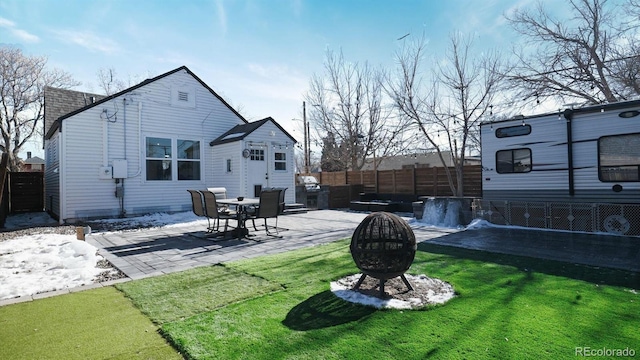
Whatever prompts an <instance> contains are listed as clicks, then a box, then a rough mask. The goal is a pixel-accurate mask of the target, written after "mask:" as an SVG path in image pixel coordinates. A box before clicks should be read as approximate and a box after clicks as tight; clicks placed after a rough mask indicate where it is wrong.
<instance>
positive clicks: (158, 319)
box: [0, 241, 640, 359]
mask: <svg viewBox="0 0 640 360" xmlns="http://www.w3.org/2000/svg"><path fill="white" fill-rule="evenodd" d="M355 272H357V269H356V268H355V265H354V264H353V260H352V259H351V256H350V255H349V250H348V242H346V241H339V242H335V243H331V244H327V245H322V246H317V247H312V248H306V249H302V250H297V251H292V252H287V253H283V254H278V255H270V256H263V257H259V258H254V259H250V260H244V261H239V262H232V263H228V264H226V265H224V266H222V265H219V266H211V267H203V268H196V269H192V270H189V271H184V272H180V273H175V274H170V275H165V276H160V277H155V278H148V279H143V280H137V281H131V282H127V283H122V284H119V285H117V287H118V289H120V290H121V291H122V292H120V291H118V290H116V289H115V288H114V287H107V288H100V289H96V290H88V291H83V292H80V293H73V294H68V295H61V296H57V297H52V298H47V299H42V300H37V301H33V302H27V303H19V304H14V305H9V306H4V307H0V339H1V340H0V344H1V345H2V346H0V358H1V359H74V358H75V359H105V358H109V359H136V358H139V359H178V358H181V355H180V353H182V354H184V356H185V357H187V358H191V359H247V358H250V359H345V358H348V359H369V358H379V359H424V358H437V359H465V358H466V359H530V358H541V359H559V358H569V357H575V354H576V348H577V347H590V348H592V349H601V348H607V349H625V348H630V349H633V350H635V352H636V354H637V353H638V352H640V333H639V332H638V331H637V324H638V323H640V295H638V293H637V291H636V290H638V289H640V274H637V273H629V272H624V271H617V270H607V269H597V268H592V267H587V266H577V265H571V264H566V263H560V262H554V261H545V260H540V259H532V258H527V257H518V256H510V255H500V254H491V253H485V252H479V251H473V250H464V249H457V248H451V247H445V246H438V245H432V244H428V243H423V244H420V245H419V251H418V253H417V254H416V258H415V260H414V263H413V265H412V268H411V269H410V270H409V272H410V273H413V274H422V273H424V274H427V275H429V276H431V277H437V278H440V279H443V280H445V281H448V282H450V283H451V284H452V285H453V286H454V288H455V289H456V291H457V297H456V298H454V299H452V300H451V301H449V302H448V303H446V304H444V305H441V306H434V307H429V308H426V309H423V310H416V311H397V310H376V309H373V308H370V307H365V306H361V305H356V304H351V303H348V302H345V301H343V300H340V299H338V298H336V297H335V296H334V295H333V294H332V293H331V292H330V291H329V282H330V281H331V280H335V279H338V278H341V277H343V276H346V275H349V274H352V273H355ZM633 289H636V290H633ZM125 295H126V297H125ZM127 297H128V298H129V299H127ZM134 304H135V305H134ZM136 306H137V307H138V308H139V309H136ZM143 314H144V315H147V316H148V317H147V316H144V315H143ZM154 322H155V324H154ZM158 330H159V332H160V334H159V332H158ZM161 335H162V336H164V337H165V338H166V339H168V340H169V343H171V344H172V345H173V346H174V348H175V349H176V350H174V349H173V348H172V347H171V346H170V345H168V344H167V342H166V341H165V340H164V339H163V338H162V336H161ZM178 351H179V352H180V353H178Z"/></svg>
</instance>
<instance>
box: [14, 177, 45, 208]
mask: <svg viewBox="0 0 640 360" xmlns="http://www.w3.org/2000/svg"><path fill="white" fill-rule="evenodd" d="M9 196H10V198H11V212H12V213H16V212H35V211H42V210H43V209H44V173H42V172H10V173H9Z"/></svg>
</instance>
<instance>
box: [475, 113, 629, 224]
mask: <svg viewBox="0 0 640 360" xmlns="http://www.w3.org/2000/svg"><path fill="white" fill-rule="evenodd" d="M639 115H640V101H630V102H621V103H614V104H607V105H597V106H590V107H585V108H579V109H566V110H564V111H559V112H557V113H549V114H543V115H538V116H531V117H517V118H513V119H509V120H504V121H496V122H484V123H482V124H481V126H480V131H481V141H482V168H483V170H482V194H483V196H482V198H483V199H482V202H481V203H482V204H481V206H480V207H481V212H480V213H481V215H483V216H484V217H485V218H487V219H489V220H491V221H492V222H497V223H508V224H512V225H522V226H530V227H540V228H554V229H565V230H575V231H589V232H601V231H602V232H609V233H616V234H625V235H640V116H639Z"/></svg>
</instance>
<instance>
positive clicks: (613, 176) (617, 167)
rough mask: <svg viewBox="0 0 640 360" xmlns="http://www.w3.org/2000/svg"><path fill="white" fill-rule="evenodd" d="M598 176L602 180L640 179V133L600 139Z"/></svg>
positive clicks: (622, 180)
mask: <svg viewBox="0 0 640 360" xmlns="http://www.w3.org/2000/svg"><path fill="white" fill-rule="evenodd" d="M598 177H599V178H600V181H602V182H624V181H640V134H624V135H614V136H603V137H601V138H600V139H598Z"/></svg>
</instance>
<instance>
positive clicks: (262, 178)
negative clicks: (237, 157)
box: [247, 146, 269, 198]
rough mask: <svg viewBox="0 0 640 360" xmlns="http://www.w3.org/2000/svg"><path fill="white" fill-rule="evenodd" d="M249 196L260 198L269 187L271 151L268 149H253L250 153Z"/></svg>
mask: <svg viewBox="0 0 640 360" xmlns="http://www.w3.org/2000/svg"><path fill="white" fill-rule="evenodd" d="M248 160H249V163H248V167H249V169H248V179H247V196H248V197H255V198H257V197H260V191H262V189H263V188H266V187H269V151H268V148H267V147H263V146H261V147H252V148H250V153H249V158H248Z"/></svg>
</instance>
